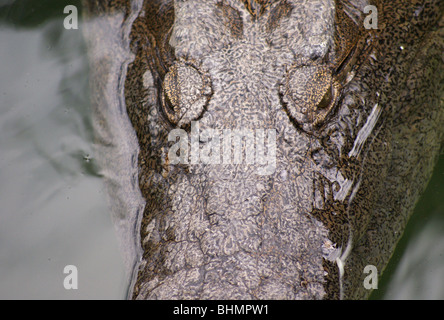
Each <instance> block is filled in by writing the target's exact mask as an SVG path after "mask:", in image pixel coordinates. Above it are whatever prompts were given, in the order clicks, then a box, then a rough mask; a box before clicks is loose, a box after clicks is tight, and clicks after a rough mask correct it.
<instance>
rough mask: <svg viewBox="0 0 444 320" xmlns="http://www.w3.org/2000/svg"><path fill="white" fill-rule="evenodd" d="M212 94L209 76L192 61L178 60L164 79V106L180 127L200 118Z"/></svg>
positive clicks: (175, 123) (173, 122) (164, 109)
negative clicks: (191, 62)
mask: <svg viewBox="0 0 444 320" xmlns="http://www.w3.org/2000/svg"><path fill="white" fill-rule="evenodd" d="M210 95H211V85H210V81H209V78H208V77H207V76H205V75H203V74H202V73H201V72H200V71H199V70H198V69H197V68H195V67H194V66H193V65H191V64H190V63H187V62H184V61H179V62H176V63H175V64H174V65H173V66H172V67H171V68H170V70H169V71H168V73H167V74H166V75H165V79H164V81H163V94H162V108H163V111H164V112H165V114H166V115H167V117H168V120H169V121H170V122H171V123H172V124H174V125H177V126H179V127H183V126H186V125H188V124H189V123H190V122H191V121H193V120H196V119H197V118H199V117H200V116H201V115H202V113H203V112H204V110H205V106H206V105H207V103H208V100H209V98H210Z"/></svg>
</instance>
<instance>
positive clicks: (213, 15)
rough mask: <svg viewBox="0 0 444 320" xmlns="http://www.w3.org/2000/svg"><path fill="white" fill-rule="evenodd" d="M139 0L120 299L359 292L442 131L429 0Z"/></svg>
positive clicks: (128, 94)
mask: <svg viewBox="0 0 444 320" xmlns="http://www.w3.org/2000/svg"><path fill="white" fill-rule="evenodd" d="M137 3H138V5H133V6H130V5H129V2H124V1H122V6H121V9H122V10H126V15H125V17H126V18H125V19H126V22H128V24H129V25H130V26H131V32H130V33H129V35H127V37H128V38H129V40H130V44H129V47H130V49H131V52H132V53H133V55H134V59H133V60H132V61H131V62H130V63H129V64H128V66H127V69H125V71H124V72H123V73H122V74H123V75H124V76H125V84H124V95H125V104H126V108H127V112H128V115H129V119H130V121H131V123H132V125H133V127H134V129H135V132H136V135H137V139H138V143H139V146H140V151H139V154H138V168H139V174H138V181H139V187H140V190H141V192H142V195H143V197H144V199H145V200H146V205H145V207H144V210H143V215H142V216H141V218H140V225H139V227H138V232H139V235H140V246H141V248H142V252H143V253H142V256H141V257H140V261H139V262H138V263H137V265H136V267H135V277H134V281H133V284H132V292H131V297H132V298H137V299H142V298H143V299H152V298H157V299H325V298H328V299H337V298H347V299H352V298H363V297H366V296H368V294H369V293H370V292H371V290H368V289H369V288H368V287H367V288H366V287H365V286H364V285H363V281H364V278H365V277H366V274H365V273H364V270H365V268H366V266H369V265H370V266H373V267H374V268H375V270H377V272H378V273H379V274H381V273H382V271H383V269H384V267H385V265H386V263H387V261H388V260H389V258H390V256H391V254H392V252H393V249H394V247H395V245H396V243H397V241H398V239H399V237H400V236H401V234H402V231H403V229H404V227H405V224H406V222H407V220H408V217H409V215H410V213H411V211H412V208H413V206H414V204H415V202H416V200H417V198H418V196H419V194H420V193H421V191H422V190H423V189H424V188H425V185H426V183H427V181H428V178H429V177H430V174H431V170H432V168H433V165H434V163H435V161H436V158H437V154H438V153H439V149H440V146H441V142H442V138H443V132H444V129H443V126H442V123H443V120H444V111H443V104H442V102H443V100H442V93H443V87H442V80H443V75H444V69H443V57H442V52H443V48H444V44H443V39H444V37H443V22H442V14H443V9H444V7H443V3H442V1H438V0H436V1H434V0H424V1H412V2H410V3H404V2H402V1H371V0H336V1H335V0H311V1H299V0H294V1H293V0H281V1H278V0H261V1H259V0H224V1H221V0H208V1H202V0H199V1H197V0H188V1H170V0H164V1H161V0H157V1H143V4H142V3H141V2H140V1H139V2H137ZM131 17H132V18H131Z"/></svg>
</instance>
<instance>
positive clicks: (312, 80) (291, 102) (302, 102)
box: [281, 65, 339, 131]
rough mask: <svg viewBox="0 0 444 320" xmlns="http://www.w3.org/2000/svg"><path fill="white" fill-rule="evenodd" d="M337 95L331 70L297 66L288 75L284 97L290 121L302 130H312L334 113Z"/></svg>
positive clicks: (282, 94)
mask: <svg viewBox="0 0 444 320" xmlns="http://www.w3.org/2000/svg"><path fill="white" fill-rule="evenodd" d="M338 92H339V90H338V88H337V86H336V84H335V80H334V79H333V77H332V74H331V70H330V69H329V68H328V67H326V66H323V65H311V66H296V67H294V68H291V69H290V70H289V71H288V73H287V77H286V81H285V85H284V86H283V87H282V88H281V97H282V102H283V104H284V106H285V108H286V110H287V113H288V114H289V116H290V118H291V119H293V121H295V122H296V124H297V125H298V126H299V127H301V128H302V129H303V130H305V131H313V130H314V129H316V128H317V127H319V126H320V125H322V124H323V123H324V122H325V120H326V118H327V117H328V115H329V114H330V113H331V111H332V110H333V108H334V106H335V104H336V100H337V97H338Z"/></svg>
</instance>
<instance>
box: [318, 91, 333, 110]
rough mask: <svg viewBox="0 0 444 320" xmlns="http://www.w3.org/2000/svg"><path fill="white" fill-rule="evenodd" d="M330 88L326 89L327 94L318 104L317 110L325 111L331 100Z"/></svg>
mask: <svg viewBox="0 0 444 320" xmlns="http://www.w3.org/2000/svg"><path fill="white" fill-rule="evenodd" d="M331 91H332V90H331V86H330V87H329V88H328V90H327V92H326V93H325V94H324V97H323V98H322V100H321V101H320V102H319V104H318V109H326V108H327V107H328V106H329V105H330V103H331V100H332V94H331Z"/></svg>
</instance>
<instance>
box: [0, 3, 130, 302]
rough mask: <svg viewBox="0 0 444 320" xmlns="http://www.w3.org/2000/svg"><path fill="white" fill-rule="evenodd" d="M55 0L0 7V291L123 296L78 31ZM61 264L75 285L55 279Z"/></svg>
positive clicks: (2, 294)
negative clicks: (73, 269) (68, 25)
mask: <svg viewBox="0 0 444 320" xmlns="http://www.w3.org/2000/svg"><path fill="white" fill-rule="evenodd" d="M57 2H58V4H57V5H55V6H54V3H55V2H54V3H51V2H50V1H40V2H38V3H37V2H36V1H34V4H32V5H31V4H30V1H15V2H10V3H9V4H8V3H7V4H6V5H2V6H1V7H0V12H1V14H0V16H1V18H2V19H1V21H0V34H1V39H2V43H3V45H2V46H1V47H0V57H1V60H2V63H1V64H0V75H1V76H0V99H1V104H0V150H1V153H0V220H1V223H0V283H1V286H0V298H2V299H14V298H18V299H78V298H80V299H99V298H100V299H103V298H113V299H122V298H124V297H125V290H126V283H125V276H124V267H123V263H122V262H121V261H122V260H121V256H120V253H119V251H118V247H117V241H116V238H115V234H114V229H113V226H112V223H111V219H110V215H109V210H108V208H107V204H106V202H105V199H106V198H105V195H104V192H103V184H102V180H101V179H100V174H99V170H98V168H97V166H96V161H95V158H94V152H93V148H92V145H93V132H92V126H91V120H90V119H91V116H90V107H89V96H88V77H87V75H88V69H87V59H86V55H85V49H84V43H83V38H82V34H81V31H80V30H78V31H74V30H65V29H64V28H63V7H64V6H61V5H62V4H63V3H64V2H66V1H57ZM51 5H52V6H51ZM65 5H66V4H65ZM60 7H61V9H60V10H59V11H58V10H57V11H54V8H60ZM68 264H73V265H75V266H77V268H78V283H79V289H78V290H66V289H65V288H64V286H63V280H64V278H65V277H66V275H65V274H63V269H64V267H65V266H66V265H68Z"/></svg>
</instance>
